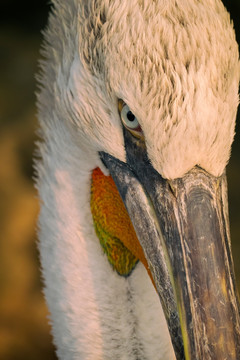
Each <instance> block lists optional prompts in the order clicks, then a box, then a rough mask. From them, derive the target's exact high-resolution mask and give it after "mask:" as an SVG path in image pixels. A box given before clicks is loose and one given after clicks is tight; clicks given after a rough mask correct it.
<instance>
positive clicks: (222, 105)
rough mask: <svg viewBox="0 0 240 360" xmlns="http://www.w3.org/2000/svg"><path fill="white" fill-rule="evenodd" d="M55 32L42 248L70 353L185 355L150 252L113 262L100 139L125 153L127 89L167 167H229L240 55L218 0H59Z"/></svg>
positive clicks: (46, 80) (48, 43)
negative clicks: (99, 211)
mask: <svg viewBox="0 0 240 360" xmlns="http://www.w3.org/2000/svg"><path fill="white" fill-rule="evenodd" d="M53 3H54V10H53V13H52V14H51V15H50V20H49V26H48V29H47V31H46V32H45V46H44V56H45V57H46V59H45V60H44V61H43V64H42V75H41V79H40V81H41V84H42V85H41V92H40V94H39V101H38V105H39V119H40V126H41V131H42V137H43V139H44V142H43V143H42V144H40V147H39V148H40V153H41V157H42V159H43V160H42V162H39V163H38V174H39V180H38V189H39V194H40V198H41V200H42V206H41V213H40V219H39V229H40V230H39V236H40V244H39V247H40V253H41V262H42V271H43V277H44V279H45V295H46V299H47V303H48V306H49V310H50V313H51V321H52V328H53V335H54V342H55V344H56V347H57V353H58V356H59V358H60V359H64V360H68V359H69V360H70V359H71V360H72V359H78V360H79V359H81V360H113V359H119V360H124V359H126V360H133V359H134V360H135V359H141V360H145V359H146V360H148V359H151V360H155V359H156V360H160V359H162V360H167V359H169V360H170V359H174V358H175V356H174V353H173V349H172V345H171V343H170V337H169V334H168V331H167V326H166V322H165V319H164V315H163V313H162V309H161V306H160V303H159V299H158V296H157V293H156V291H155V289H154V287H153V286H152V283H151V280H150V279H149V277H148V275H147V273H146V270H145V269H144V267H143V265H142V264H141V263H139V264H138V265H137V267H136V269H135V270H134V271H133V273H132V274H131V276H129V277H128V278H122V277H120V276H119V275H118V274H117V273H116V272H114V271H113V270H112V268H111V267H110V265H109V263H108V261H107V259H106V257H105V255H104V254H103V252H102V249H101V247H100V244H99V241H98V239H97V236H96V234H95V231H94V227H93V221H92V215H91V210H90V183H91V172H92V170H93V169H95V168H96V167H101V168H102V169H103V171H105V172H107V170H106V169H105V168H104V166H103V164H102V163H101V161H100V159H99V155H98V153H99V151H104V152H106V153H109V154H111V155H113V156H114V157H116V158H118V159H120V160H122V161H126V155H125V148H124V140H123V133H122V125H121V121H120V118H119V114H118V108H117V100H118V99H123V100H124V101H125V102H126V103H127V104H128V105H129V107H130V108H131V110H132V112H133V113H134V114H135V115H136V116H137V118H138V120H139V122H140V124H141V127H142V129H143V132H144V136H145V142H146V147H147V153H148V157H149V159H150V161H151V163H152V165H153V167H154V168H155V169H156V170H157V171H158V172H159V173H160V174H161V175H162V176H163V177H164V178H167V179H175V178H178V177H181V176H183V175H184V174H185V173H186V172H187V171H188V170H190V169H192V167H194V166H195V165H199V166H201V167H202V168H203V169H205V170H207V171H208V172H209V173H211V174H212V175H214V176H219V175H221V174H222V173H223V171H224V168H225V166H226V164H227V161H228V159H229V154H230V148H231V143H232V140H233V136H234V125H235V116H236V110H237V105H238V95H237V92H238V82H239V60H238V50H237V44H236V41H235V36H234V31H233V28H232V25H231V24H230V20H229V15H228V13H227V12H226V10H225V9H224V7H223V5H222V3H221V2H220V1H219V0H200V1H199V0H191V1H190V0H174V1H173V0H169V1H166V0H156V1H149V0H131V1H127V0H121V1H120V0H116V1H112V0H99V1H97V0H82V1H80V0H68V1H61V0H56V1H54V2H53Z"/></svg>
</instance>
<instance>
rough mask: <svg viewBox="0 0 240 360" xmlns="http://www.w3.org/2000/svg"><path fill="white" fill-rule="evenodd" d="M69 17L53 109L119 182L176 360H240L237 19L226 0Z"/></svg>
mask: <svg viewBox="0 0 240 360" xmlns="http://www.w3.org/2000/svg"><path fill="white" fill-rule="evenodd" d="M57 11H58V12H59V13H58V14H57V16H55V19H59V20H55V21H59V22H62V23H64V24H66V28H64V29H62V30H61V31H62V33H60V34H59V36H58V40H57V43H56V45H55V50H53V51H52V53H51V55H48V57H49V56H50V58H51V61H48V63H49V64H54V63H55V64H58V66H52V65H51V66H52V68H51V66H50V65H48V66H49V71H48V74H51V73H52V74H53V75H52V76H53V79H54V81H53V85H51V86H52V93H51V91H50V92H49V98H48V99H45V104H44V106H45V107H46V104H51V106H52V104H54V106H55V108H54V111H55V114H57V118H58V119H61V120H62V122H63V123H64V124H65V123H66V126H67V129H68V130H69V131H70V132H71V134H72V136H73V138H74V141H75V142H76V144H77V145H78V146H80V147H81V148H82V149H86V153H88V154H90V155H89V156H92V158H95V159H98V160H96V163H98V164H100V163H101V165H100V166H101V168H102V169H103V171H105V173H107V172H109V173H110V175H111V176H112V178H113V180H114V182H115V184H116V186H117V188H118V191H119V193H120V195H121V197H122V199H123V202H124V204H125V206H126V209H127V211H128V214H129V217H130V219H131V221H132V224H133V226H134V229H135V232H136V235H137V238H138V241H139V243H140V245H141V247H142V249H143V252H144V255H145V258H146V260H147V265H148V267H149V269H150V273H151V275H152V278H153V281H154V285H155V288H156V291H157V292H158V295H159V297H160V300H161V303H162V307H163V309H164V312H165V316H166V320H167V323H168V326H169V332H170V335H171V339H172V343H173V346H174V349H175V353H176V357H177V358H178V359H183V358H184V357H185V358H186V359H210V358H211V359H225V358H227V359H229V360H230V359H236V358H237V356H238V354H239V352H240V340H239V339H240V334H239V326H240V320H239V310H238V300H237V296H236V295H235V293H236V289H235V285H234V284H235V283H234V275H233V264H232V258H231V250H230V243H229V241H230V238H229V225H228V210H227V195H226V192H227V187H226V177H225V167H226V164H227V162H228V159H229V156H230V150H231V144H232V141H233V137H234V127H235V118H236V111H237V106H238V83H239V57H238V47H237V44H236V40H235V35H234V31H233V27H232V25H231V22H230V19H229V15H228V13H227V12H226V10H225V8H224V7H223V4H222V3H221V2H220V1H219V0H208V1H195V0H193V1H164V0H163V1H160V0H159V1H158V0H157V1H144V0H143V1H140V0H131V1H109V0H105V1H93V0H90V1H82V2H78V1H75V2H74V3H73V4H72V5H69V4H62V5H61V7H58V8H57V7H56V12H57ZM70 14H75V16H74V17H70ZM63 18H64V21H63ZM61 28H62V27H61V26H59V29H61ZM55 35H56V34H55ZM55 35H54V36H55ZM49 36H50V35H49ZM63 39H64V40H63ZM48 40H49V41H50V42H51V39H50V38H49V39H48ZM55 40H56V39H55ZM56 49H57V50H56ZM48 81H49V80H48ZM48 107H49V108H50V105H48ZM48 126H51V125H49V124H48ZM52 126H56V124H55V123H54V121H53V125H52Z"/></svg>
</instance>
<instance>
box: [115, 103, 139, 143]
mask: <svg viewBox="0 0 240 360" xmlns="http://www.w3.org/2000/svg"><path fill="white" fill-rule="evenodd" d="M118 108H119V113H120V117H121V120H122V123H123V125H124V126H125V128H126V129H127V130H129V131H130V132H131V134H132V135H134V136H136V137H138V138H142V137H143V132H142V128H141V126H140V124H139V122H138V119H137V118H136V116H135V115H134V114H133V113H132V111H131V110H130V108H129V106H128V105H127V104H125V103H124V102H123V101H122V100H119V105H118Z"/></svg>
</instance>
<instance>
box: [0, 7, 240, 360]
mask: <svg viewBox="0 0 240 360" xmlns="http://www.w3.org/2000/svg"><path fill="white" fill-rule="evenodd" d="M224 3H225V5H226V6H227V8H228V9H229V11H230V12H231V16H232V18H233V20H234V23H235V28H236V32H237V38H238V41H239V40H240V31H239V30H240V0H228V1H227V0H225V1H224ZM49 9H50V5H49V2H48V1H44V0H38V1H37V0H35V1H21V2H19V1H16V0H15V1H14V0H0V360H23V359H24V360H37V359H39V360H40V359H46V360H51V359H55V355H54V348H53V345H52V339H51V336H50V328H49V326H48V324H47V319H46V318H47V309H46V306H45V303H44V299H43V296H42V293H41V288H42V282H41V276H40V272H39V259H38V251H37V246H36V242H37V237H36V219H37V214H38V209H39V205H38V200H37V194H36V191H35V190H34V187H33V181H32V176H33V169H32V153H33V150H34V141H35V140H36V136H35V134H34V132H35V130H36V127H37V120H36V108H35V105H34V103H35V95H34V92H35V89H36V83H35V78H34V74H35V73H36V72H37V68H38V66H37V59H38V58H39V47H40V43H41V34H40V30H41V29H43V28H44V26H45V25H46V22H47V13H48V11H49ZM239 120H240V119H239ZM239 154H240V125H239V121H238V125H237V134H236V138H235V142H234V145H233V151H232V157H231V161H230V164H229V165H228V182H229V203H230V204H229V207H230V220H231V233H232V242H233V245H232V246H233V256H234V260H235V269H236V273H237V282H238V287H239V288H240V241H239V239H240V157H239Z"/></svg>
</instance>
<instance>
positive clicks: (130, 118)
mask: <svg viewBox="0 0 240 360" xmlns="http://www.w3.org/2000/svg"><path fill="white" fill-rule="evenodd" d="M127 118H128V120H129V121H134V120H135V116H134V115H133V113H132V112H131V111H128V113H127Z"/></svg>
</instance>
